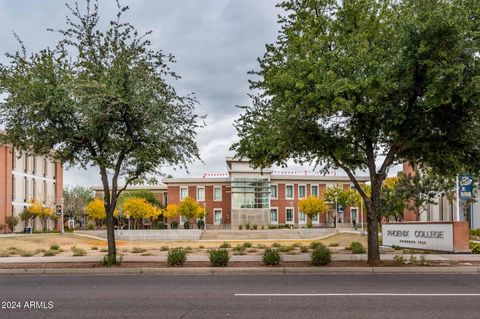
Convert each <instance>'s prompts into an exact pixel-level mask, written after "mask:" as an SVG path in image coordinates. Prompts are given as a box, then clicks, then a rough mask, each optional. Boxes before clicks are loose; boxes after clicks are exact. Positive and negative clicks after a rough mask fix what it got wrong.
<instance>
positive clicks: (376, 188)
mask: <svg viewBox="0 0 480 319" xmlns="http://www.w3.org/2000/svg"><path fill="white" fill-rule="evenodd" d="M381 187H382V183H381V180H380V181H379V180H375V181H372V194H371V197H370V201H371V203H370V205H368V206H367V230H368V239H367V241H368V263H369V264H370V265H378V264H379V263H380V262H381V260H380V248H379V246H378V220H379V216H380V190H381Z"/></svg>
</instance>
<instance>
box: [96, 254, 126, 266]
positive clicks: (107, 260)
mask: <svg viewBox="0 0 480 319" xmlns="http://www.w3.org/2000/svg"><path fill="white" fill-rule="evenodd" d="M122 259H123V258H122V256H118V257H117V258H114V257H110V255H105V256H103V259H102V261H100V265H102V266H103V267H112V266H120V265H121V264H122Z"/></svg>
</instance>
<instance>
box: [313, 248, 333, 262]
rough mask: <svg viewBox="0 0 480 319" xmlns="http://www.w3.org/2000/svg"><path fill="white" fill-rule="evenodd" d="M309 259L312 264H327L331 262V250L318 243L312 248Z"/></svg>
mask: <svg viewBox="0 0 480 319" xmlns="http://www.w3.org/2000/svg"><path fill="white" fill-rule="evenodd" d="M319 244H320V243H319ZM310 260H311V263H312V265H314V266H324V265H328V264H329V263H331V262H332V252H331V251H330V249H328V248H327V247H325V246H324V245H322V244H320V245H318V246H317V247H315V248H314V249H313V250H312V253H311V255H310Z"/></svg>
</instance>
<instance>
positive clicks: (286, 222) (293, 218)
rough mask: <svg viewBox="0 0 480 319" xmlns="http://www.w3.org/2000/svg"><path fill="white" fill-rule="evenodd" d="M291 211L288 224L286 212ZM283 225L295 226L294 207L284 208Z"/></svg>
mask: <svg viewBox="0 0 480 319" xmlns="http://www.w3.org/2000/svg"><path fill="white" fill-rule="evenodd" d="M289 209H291V210H292V221H291V222H289V221H288V219H287V210H289ZM285 224H291V225H293V224H295V207H285Z"/></svg>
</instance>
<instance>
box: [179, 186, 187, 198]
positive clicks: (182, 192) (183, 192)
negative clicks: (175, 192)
mask: <svg viewBox="0 0 480 319" xmlns="http://www.w3.org/2000/svg"><path fill="white" fill-rule="evenodd" d="M187 196H188V187H180V200H183V199H184V198H185V197H187Z"/></svg>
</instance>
